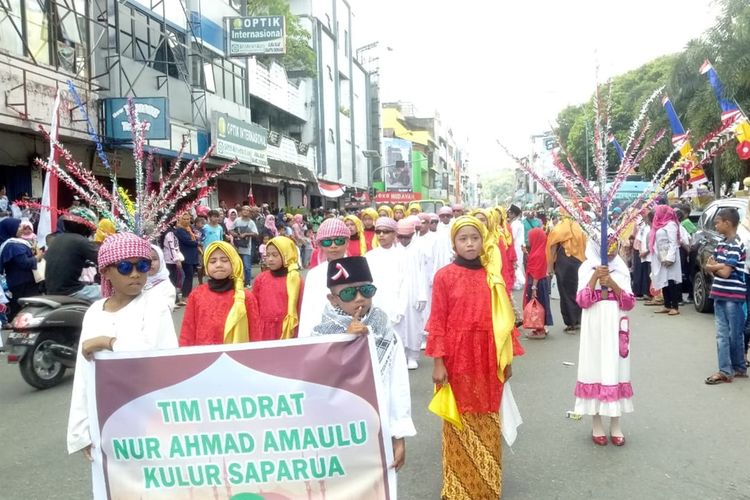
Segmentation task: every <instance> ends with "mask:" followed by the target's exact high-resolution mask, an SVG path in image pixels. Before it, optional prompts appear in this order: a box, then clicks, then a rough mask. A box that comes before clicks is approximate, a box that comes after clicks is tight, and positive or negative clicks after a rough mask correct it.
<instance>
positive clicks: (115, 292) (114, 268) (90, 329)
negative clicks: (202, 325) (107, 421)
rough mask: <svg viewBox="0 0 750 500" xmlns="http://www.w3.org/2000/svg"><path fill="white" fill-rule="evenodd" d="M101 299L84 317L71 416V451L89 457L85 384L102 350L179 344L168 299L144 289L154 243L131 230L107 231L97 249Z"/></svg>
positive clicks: (151, 347)
mask: <svg viewBox="0 0 750 500" xmlns="http://www.w3.org/2000/svg"><path fill="white" fill-rule="evenodd" d="M98 268H99V274H100V275H101V284H102V297H103V298H102V299H100V300H97V301H96V302H94V303H93V304H92V305H91V307H90V308H89V309H88V311H86V315H85V316H84V317H83V326H82V330H81V338H80V341H79V343H78V358H77V360H76V368H75V377H74V379H73V393H72V395H71V397H70V416H69V418H68V453H71V454H72V453H75V452H77V451H81V450H82V451H83V454H84V456H85V457H86V458H88V459H89V460H91V436H90V434H89V417H88V403H87V398H86V394H87V388H86V386H87V385H88V384H90V383H91V382H92V381H90V380H89V379H88V377H89V375H88V374H89V366H88V364H89V363H91V362H93V361H92V358H93V355H94V353H96V352H98V351H104V350H110V351H150V350H154V349H169V348H175V347H177V336H176V335H175V331H174V323H173V322H172V315H171V313H170V310H169V304H168V303H167V301H166V300H165V299H162V298H159V297H157V296H154V295H151V296H148V297H147V296H146V295H145V294H143V293H141V292H142V290H143V287H144V286H145V285H146V280H147V278H148V273H149V271H150V270H151V246H150V245H149V244H148V242H147V241H146V240H144V239H143V238H140V237H138V236H136V235H134V234H131V233H119V234H114V235H112V236H109V237H108V238H107V239H106V240H104V243H102V246H101V247H100V249H99V257H98Z"/></svg>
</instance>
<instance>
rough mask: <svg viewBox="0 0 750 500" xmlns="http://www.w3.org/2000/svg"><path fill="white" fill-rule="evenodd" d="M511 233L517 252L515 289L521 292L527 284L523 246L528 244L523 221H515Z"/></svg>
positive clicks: (511, 226)
mask: <svg viewBox="0 0 750 500" xmlns="http://www.w3.org/2000/svg"><path fill="white" fill-rule="evenodd" d="M510 232H511V234H512V235H513V248H514V249H515V251H516V281H515V283H514V284H513V288H514V289H515V290H520V289H522V288H523V286H524V285H525V284H526V270H525V269H524V265H523V245H524V243H525V242H526V231H525V230H524V228H523V222H521V219H514V220H513V222H511V223H510Z"/></svg>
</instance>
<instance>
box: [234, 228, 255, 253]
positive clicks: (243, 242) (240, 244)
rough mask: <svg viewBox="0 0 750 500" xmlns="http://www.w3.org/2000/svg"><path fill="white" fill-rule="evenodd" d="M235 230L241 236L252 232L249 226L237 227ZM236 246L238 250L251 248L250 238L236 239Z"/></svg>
mask: <svg viewBox="0 0 750 500" xmlns="http://www.w3.org/2000/svg"><path fill="white" fill-rule="evenodd" d="M234 230H235V231H236V232H237V234H238V235H240V236H242V235H243V234H246V233H250V232H251V231H250V228H249V227H247V226H235V227H234ZM234 246H236V247H237V248H247V247H249V246H250V238H235V240H234Z"/></svg>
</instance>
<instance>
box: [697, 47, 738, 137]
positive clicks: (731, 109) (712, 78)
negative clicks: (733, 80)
mask: <svg viewBox="0 0 750 500" xmlns="http://www.w3.org/2000/svg"><path fill="white" fill-rule="evenodd" d="M700 73H701V75H707V76H708V81H709V83H710V84H711V87H713V89H714V93H715V94H716V100H717V101H719V106H721V121H722V123H724V124H727V123H732V122H734V121H735V120H736V119H737V118H738V117H739V116H740V115H741V114H742V112H741V111H740V108H739V106H737V103H736V102H735V101H734V99H727V97H726V95H725V93H724V85H723V84H722V83H721V80H720V79H719V74H718V73H717V72H716V70H715V69H714V67H713V65H712V64H711V61H709V60H708V59H706V60H705V62H704V63H703V66H701V69H700Z"/></svg>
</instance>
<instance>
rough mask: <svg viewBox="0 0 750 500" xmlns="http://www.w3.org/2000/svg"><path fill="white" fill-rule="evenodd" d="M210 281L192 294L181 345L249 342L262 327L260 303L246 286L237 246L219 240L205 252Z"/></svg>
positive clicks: (182, 331) (181, 334) (183, 327)
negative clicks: (253, 333) (260, 324)
mask: <svg viewBox="0 0 750 500" xmlns="http://www.w3.org/2000/svg"><path fill="white" fill-rule="evenodd" d="M203 267H204V268H205V269H206V274H207V275H208V283H205V284H203V285H200V286H199V287H198V288H196V289H195V290H193V292H192V293H191V294H190V297H188V303H187V307H186V308H185V316H184V317H183V320H182V329H181V330H180V346H191V345H214V344H236V343H239V342H247V341H248V340H250V338H251V334H252V332H253V331H256V330H257V329H258V303H257V302H256V301H255V297H253V296H252V295H251V294H250V291H249V290H246V289H245V275H244V272H243V267H242V259H240V256H239V254H238V253H237V250H235V249H234V247H233V246H232V245H230V244H229V243H227V242H225V241H215V242H213V243H211V244H210V245H208V248H206V251H205V252H204V253H203Z"/></svg>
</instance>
